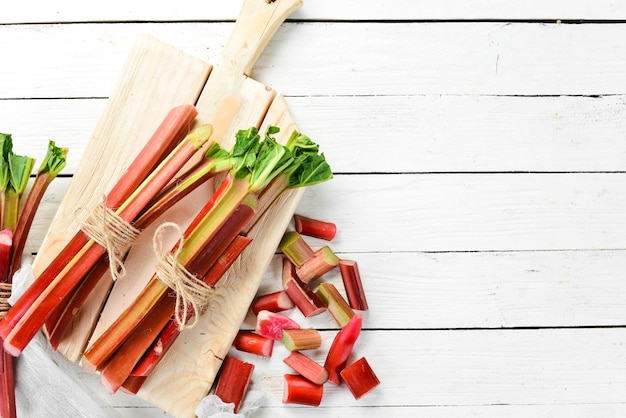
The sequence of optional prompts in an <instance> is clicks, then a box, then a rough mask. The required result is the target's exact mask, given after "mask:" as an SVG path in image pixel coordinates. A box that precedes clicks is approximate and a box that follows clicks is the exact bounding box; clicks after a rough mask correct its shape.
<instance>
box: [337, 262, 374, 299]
mask: <svg viewBox="0 0 626 418" xmlns="http://www.w3.org/2000/svg"><path fill="white" fill-rule="evenodd" d="M339 271H340V272H341V279H342V280H343V287H344V288H345V289H346V294H347V295H348V302H349V303H350V306H351V307H352V309H356V310H358V311H367V309H368V306H367V299H366V298H365V291H364V290H363V282H361V274H360V273H359V266H358V264H357V262H356V261H353V260H339Z"/></svg>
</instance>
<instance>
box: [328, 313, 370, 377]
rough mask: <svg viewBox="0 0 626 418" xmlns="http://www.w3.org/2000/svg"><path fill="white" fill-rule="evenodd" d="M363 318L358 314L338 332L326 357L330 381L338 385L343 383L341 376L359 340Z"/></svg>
mask: <svg viewBox="0 0 626 418" xmlns="http://www.w3.org/2000/svg"><path fill="white" fill-rule="evenodd" d="M362 324H363V316H362V315H361V314H356V315H354V316H353V317H352V319H350V321H349V322H348V324H347V325H346V326H345V327H343V328H342V329H340V330H339V332H337V334H336V335H335V338H334V339H333V343H332V344H331V346H330V349H329V350H328V354H327V355H326V361H325V363H324V367H325V368H326V370H328V381H329V382H331V383H334V384H336V385H338V384H340V383H341V378H340V374H339V373H341V371H342V370H343V369H344V368H345V367H346V363H347V362H348V357H350V353H352V348H353V347H354V344H355V343H356V340H357V339H358V338H359V334H360V333H361V326H362Z"/></svg>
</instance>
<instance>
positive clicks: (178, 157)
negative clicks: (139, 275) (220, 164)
mask: <svg viewBox="0 0 626 418" xmlns="http://www.w3.org/2000/svg"><path fill="white" fill-rule="evenodd" d="M211 132H212V128H211V126H210V125H204V126H201V127H199V128H196V129H195V130H194V131H192V132H191V133H190V134H189V135H187V137H185V140H183V141H182V142H181V143H180V144H179V145H177V146H176V148H175V149H174V150H173V151H172V152H171V153H170V154H169V155H168V156H167V157H166V158H165V159H164V160H163V161H162V162H161V163H160V164H159V166H158V167H157V168H156V169H155V170H154V171H153V172H152V173H151V174H150V175H149V176H148V177H147V178H146V179H145V180H144V182H142V183H141V185H140V186H139V187H138V188H137V189H136V190H135V191H134V192H133V193H132V194H131V195H130V196H129V197H128V199H126V200H125V201H124V203H123V204H122V205H121V206H120V207H119V208H118V209H117V210H116V211H115V214H116V215H117V216H119V217H120V218H121V219H122V220H124V221H126V222H131V221H132V220H133V219H134V218H135V217H136V216H137V215H139V213H141V211H142V210H143V208H145V206H146V205H147V204H148V203H149V202H150V201H151V200H152V199H153V198H154V197H155V196H156V195H157V194H158V193H159V191H160V190H161V189H162V188H163V187H164V186H165V185H166V184H167V183H168V182H169V181H170V180H171V179H172V177H174V176H175V175H176V173H177V172H178V171H179V170H180V168H181V167H182V166H183V165H184V164H185V163H186V162H187V160H189V158H190V157H191V156H192V155H193V154H195V152H196V151H197V150H198V149H199V148H200V147H201V146H202V145H203V144H204V143H205V142H206V141H207V140H208V138H209V136H210V135H211ZM104 252H105V248H104V247H102V246H100V245H97V244H95V242H94V241H93V240H89V241H88V242H87V244H85V246H84V247H83V248H81V250H80V251H79V252H78V253H77V254H76V255H75V257H74V258H73V259H72V261H71V262H70V263H68V265H67V266H66V267H65V268H64V269H63V270H61V273H60V274H59V275H58V276H57V277H55V278H54V279H53V280H52V282H51V283H50V285H49V286H48V287H47V288H46V289H45V290H44V291H43V292H42V293H41V294H39V295H37V294H35V295H33V294H32V292H31V293H30V294H29V292H28V290H30V288H29V289H28V290H27V292H26V293H25V294H24V295H23V296H22V298H27V299H28V300H30V301H32V302H31V303H30V308H28V309H27V310H26V312H24V314H23V316H22V317H21V318H20V319H19V320H18V321H17V323H16V324H15V326H14V327H13V329H12V330H10V331H9V333H8V335H7V337H6V338H5V341H4V347H5V349H6V350H7V351H9V352H10V353H11V354H12V355H14V356H18V355H19V354H20V353H21V351H22V350H23V349H24V347H26V345H27V344H28V343H29V342H30V340H31V339H32V338H33V337H34V336H35V334H36V333H37V331H38V330H39V329H40V328H41V327H42V326H43V324H44V323H45V321H46V319H47V318H48V316H49V315H50V313H51V312H52V311H53V310H54V308H55V307H56V306H57V304H58V303H59V302H61V301H62V300H64V299H65V298H66V296H67V295H68V294H70V293H71V292H73V291H74V290H75V289H76V286H77V285H78V284H80V281H81V280H82V279H83V277H84V276H85V275H86V274H87V272H88V271H89V270H90V269H91V268H92V267H93V266H94V265H95V263H96V262H97V261H98V259H99V258H100V257H101V256H102V255H103V254H104ZM5 320H6V317H5V319H4V320H3V321H2V322H0V332H6V331H5V330H6V328H7V325H8V324H7V323H6V322H5Z"/></svg>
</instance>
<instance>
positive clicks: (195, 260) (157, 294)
mask: <svg viewBox="0 0 626 418" xmlns="http://www.w3.org/2000/svg"><path fill="white" fill-rule="evenodd" d="M239 184H240V182H237V181H235V182H233V184H232V185H231V188H229V192H230V193H229V192H227V193H226V194H225V195H224V197H223V198H222V200H221V203H222V205H223V206H222V205H220V206H221V208H222V209H224V208H228V212H229V213H230V214H235V213H237V214H238V215H240V216H241V217H240V218H237V217H234V216H233V217H231V218H230V219H229V220H228V222H227V221H226V219H227V217H224V216H222V215H223V214H220V213H218V214H217V215H216V216H215V217H213V218H215V219H217V220H218V224H219V226H218V227H215V225H214V224H212V223H211V222H208V221H207V222H205V221H203V222H201V223H200V224H199V225H198V226H197V227H196V228H195V229H193V230H191V231H190V230H189V228H188V229H187V230H186V231H185V233H184V236H183V238H184V243H187V245H185V244H183V247H182V248H181V252H180V253H179V255H178V262H179V263H180V264H181V265H182V266H183V267H185V268H186V269H188V270H189V271H190V272H192V273H194V274H197V275H198V276H199V277H202V276H203V275H204V272H201V271H200V267H201V266H203V265H204V264H203V263H206V264H207V265H209V263H210V265H213V263H214V262H215V261H216V260H217V259H218V258H219V256H220V255H221V254H222V253H223V251H224V250H225V248H222V249H221V251H219V252H218V253H217V256H215V255H214V254H207V253H206V252H205V251H204V250H205V247H206V246H212V247H213V248H215V246H216V245H222V246H224V247H226V246H227V245H229V244H230V243H231V242H232V241H233V239H234V238H235V237H236V236H237V233H238V231H240V230H241V228H242V227H243V225H244V224H245V222H247V220H248V219H249V218H250V217H251V214H252V212H253V208H252V207H251V206H249V204H247V203H241V204H239V202H241V201H242V200H244V199H243V198H242V193H241V189H239V188H238V186H237V185H239ZM245 190H246V189H244V192H245ZM244 196H246V195H244ZM246 199H250V196H247V197H246ZM225 202H227V203H228V204H226V203H225ZM230 205H237V206H236V209H240V211H236V210H235V209H231V206H230ZM215 207H217V205H216V206H215ZM246 208H247V209H246ZM212 213H213V212H211V211H209V213H208V214H207V218H210V215H211V214H212ZM192 224H193V222H192ZM194 237H195V239H194ZM189 243H190V244H189ZM175 248H176V246H175ZM173 250H174V249H173ZM203 257H211V258H212V259H213V258H214V260H213V261H207V258H203ZM209 267H210V266H209ZM209 269H210V268H208V269H207V270H209ZM169 293H171V292H170V291H169V287H167V285H165V284H164V283H163V282H162V281H161V280H159V278H158V277H157V276H156V275H155V276H153V277H152V279H151V280H150V281H149V282H148V284H147V285H146V287H144V289H143V290H142V292H141V293H140V295H139V296H138V297H137V298H136V299H135V301H134V303H133V304H131V305H130V306H129V307H128V308H127V309H126V310H125V311H124V312H123V313H122V314H121V315H120V316H119V317H118V318H117V319H116V320H115V321H114V322H113V324H111V325H110V326H109V328H107V330H106V331H104V333H103V334H102V335H101V336H100V337H99V338H98V339H97V340H96V341H95V342H94V343H93V344H92V345H91V347H89V348H88V349H87V351H86V352H85V353H84V355H83V362H82V364H83V367H84V368H85V369H86V370H99V368H100V367H102V366H103V365H104V363H105V362H106V361H107V360H108V358H109V357H110V356H111V355H113V353H114V352H115V350H116V349H117V348H118V347H119V346H120V345H121V344H123V342H124V341H125V340H126V338H128V337H129V336H130V335H131V334H132V332H133V329H134V328H135V327H136V326H137V325H138V324H139V323H140V322H141V321H142V319H143V317H144V316H145V315H147V314H148V313H149V312H150V310H151V309H153V307H154V306H155V305H156V303H157V302H158V301H159V300H160V299H162V298H164V297H168V294H169ZM170 299H172V310H171V311H170V314H173V313H174V309H175V307H176V306H175V299H174V298H170Z"/></svg>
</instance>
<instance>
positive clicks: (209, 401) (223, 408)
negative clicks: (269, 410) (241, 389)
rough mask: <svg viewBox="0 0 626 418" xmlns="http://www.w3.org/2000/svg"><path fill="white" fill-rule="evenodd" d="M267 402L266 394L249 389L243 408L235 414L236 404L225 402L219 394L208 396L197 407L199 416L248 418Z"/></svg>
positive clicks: (205, 417)
mask: <svg viewBox="0 0 626 418" xmlns="http://www.w3.org/2000/svg"><path fill="white" fill-rule="evenodd" d="M264 402H265V394H264V393H263V392H262V391H259V390H249V391H248V392H247V393H246V397H245V398H244V400H243V403H242V405H241V408H239V411H237V413H236V414H235V412H234V410H235V405H234V404H232V403H224V402H222V400H221V399H220V398H218V397H217V396H215V395H213V394H210V395H208V396H206V397H205V398H204V399H203V400H202V401H201V402H200V403H199V404H198V407H197V408H196V415H197V416H198V418H209V417H210V418H240V417H245V418H248V417H250V416H251V415H252V413H253V412H254V411H256V410H257V409H259V407H261V406H262V405H263V403H264Z"/></svg>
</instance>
